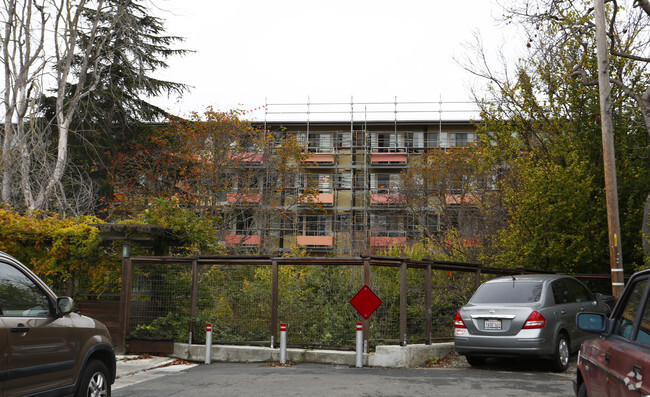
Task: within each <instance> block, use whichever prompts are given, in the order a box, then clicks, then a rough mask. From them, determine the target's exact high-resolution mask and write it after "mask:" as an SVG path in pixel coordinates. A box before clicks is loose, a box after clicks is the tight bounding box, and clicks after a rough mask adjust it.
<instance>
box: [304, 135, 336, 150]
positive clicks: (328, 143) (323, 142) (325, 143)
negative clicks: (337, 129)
mask: <svg viewBox="0 0 650 397" xmlns="http://www.w3.org/2000/svg"><path fill="white" fill-rule="evenodd" d="M307 150H309V151H310V152H314V153H328V152H331V151H332V135H331V134H329V133H322V132H320V133H310V134H309V145H308V147H307Z"/></svg>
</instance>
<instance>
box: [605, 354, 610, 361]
mask: <svg viewBox="0 0 650 397" xmlns="http://www.w3.org/2000/svg"><path fill="white" fill-rule="evenodd" d="M609 357H610V354H609V353H605V363H606V364H609Z"/></svg>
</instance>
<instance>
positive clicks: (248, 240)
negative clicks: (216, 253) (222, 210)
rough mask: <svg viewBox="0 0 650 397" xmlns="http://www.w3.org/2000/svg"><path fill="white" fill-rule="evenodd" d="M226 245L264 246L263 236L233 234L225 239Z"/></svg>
mask: <svg viewBox="0 0 650 397" xmlns="http://www.w3.org/2000/svg"><path fill="white" fill-rule="evenodd" d="M225 242H226V245H262V237H261V236H247V235H243V234H231V235H228V236H226V237H225Z"/></svg>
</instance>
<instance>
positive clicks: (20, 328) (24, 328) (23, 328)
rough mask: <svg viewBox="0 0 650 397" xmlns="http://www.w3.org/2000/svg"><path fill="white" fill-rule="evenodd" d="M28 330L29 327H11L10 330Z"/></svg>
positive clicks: (20, 331)
mask: <svg viewBox="0 0 650 397" xmlns="http://www.w3.org/2000/svg"><path fill="white" fill-rule="evenodd" d="M27 331H29V327H24V326H23V327H11V332H17V333H21V334H22V333H24V332H27Z"/></svg>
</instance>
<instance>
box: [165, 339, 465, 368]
mask: <svg viewBox="0 0 650 397" xmlns="http://www.w3.org/2000/svg"><path fill="white" fill-rule="evenodd" d="M453 348H454V343H453V342H447V343H434V344H431V345H408V346H405V347H402V346H377V347H376V349H375V353H370V354H364V356H363V365H364V366H370V367H386V368H416V367H419V366H422V365H424V364H425V363H426V362H427V360H428V359H429V358H431V357H445V356H446V355H448V354H449V353H451V351H452V350H453ZM172 356H173V357H176V358H180V359H183V360H188V361H196V362H205V345H188V344H187V343H175V344H174V353H173V354H172ZM287 360H288V361H289V362H296V363H300V362H304V363H317V364H335V365H348V366H351V367H353V366H355V364H356V353H355V352H354V351H338V350H313V349H287ZM212 361H218V362H233V363H234V362H238V363H242V362H279V361H280V349H271V348H269V347H257V346H231V345H213V346H212Z"/></svg>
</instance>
